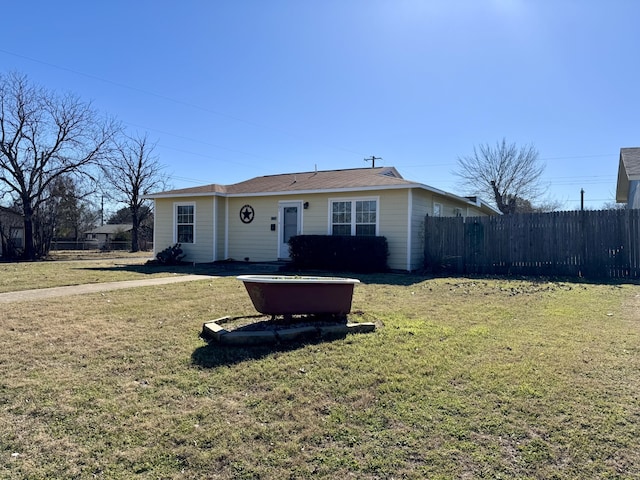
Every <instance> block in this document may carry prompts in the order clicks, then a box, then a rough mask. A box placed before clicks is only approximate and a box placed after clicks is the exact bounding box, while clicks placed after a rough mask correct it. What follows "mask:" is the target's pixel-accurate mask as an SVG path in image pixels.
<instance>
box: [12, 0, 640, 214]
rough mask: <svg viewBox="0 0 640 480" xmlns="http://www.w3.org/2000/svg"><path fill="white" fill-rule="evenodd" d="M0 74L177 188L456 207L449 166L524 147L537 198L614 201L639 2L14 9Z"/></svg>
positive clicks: (346, 1) (351, 1)
mask: <svg viewBox="0 0 640 480" xmlns="http://www.w3.org/2000/svg"><path fill="white" fill-rule="evenodd" d="M2 16H3V18H4V21H3V26H2V30H3V31H2V42H1V43H0V65H1V68H0V70H2V71H3V72H9V71H18V72H20V73H24V74H26V75H27V76H28V78H29V79H30V80H31V81H33V82H35V83H38V84H41V85H43V86H45V87H47V88H50V89H53V90H56V91H60V92H64V91H71V92H73V93H75V94H77V95H78V96H80V97H81V98H82V99H83V100H86V101H91V102H92V103H93V105H94V106H95V107H96V108H97V109H98V110H100V111H101V112H103V113H105V114H109V115H113V116H116V117H117V118H118V119H120V120H121V121H122V122H124V124H125V125H126V127H127V128H128V129H129V130H130V132H132V133H133V132H138V133H144V132H148V133H149V136H150V138H151V139H153V140H155V141H157V146H156V150H155V153H156V154H157V155H158V156H159V159H160V162H161V163H162V164H164V165H166V170H167V172H168V173H169V174H170V175H171V176H172V182H173V186H174V187H176V188H182V187H190V186H196V185H199V184H205V183H221V184H230V183H235V182H239V181H242V180H245V179H247V178H250V177H253V176H258V175H269V174H277V173H287V172H301V171H310V170H313V169H315V168H316V167H317V168H318V169H322V170H327V169H337V168H359V167H364V166H367V165H369V164H367V163H365V162H364V158H365V157H370V156H371V155H375V156H376V157H382V159H383V160H381V161H378V162H377V164H378V165H388V166H395V167H396V168H398V170H399V171H400V172H401V173H402V175H403V176H404V177H405V178H407V179H410V180H415V181H417V182H421V183H425V184H427V185H431V186H433V187H436V188H440V189H443V190H447V191H451V192H454V193H458V194H464V193H467V192H464V191H462V190H461V189H460V188H459V186H458V185H457V179H456V177H455V176H454V175H452V171H453V170H454V169H455V166H456V158H457V157H459V156H463V155H467V154H469V153H471V152H472V149H473V147H474V145H478V144H480V143H495V142H496V141H498V140H501V139H502V138H503V137H505V138H506V139H507V141H510V142H516V143H517V144H518V145H524V144H533V145H534V146H535V147H536V148H537V149H538V151H539V153H540V158H541V160H542V161H543V162H544V163H545V164H546V170H545V177H544V180H545V182H546V183H547V184H548V192H547V195H548V197H550V198H552V199H555V200H557V201H560V202H562V204H563V205H564V206H565V208H567V209H574V208H577V207H579V204H580V189H581V188H584V190H585V200H586V203H585V204H586V206H587V207H589V208H599V207H601V206H602V204H603V203H605V202H608V201H613V200H614V197H615V186H616V185H615V184H616V174H617V168H618V158H619V150H620V148H621V147H632V146H640V115H638V111H640V108H638V107H639V106H640V88H639V86H638V85H639V83H638V79H639V78H640V75H639V73H640V72H639V71H638V70H639V68H640V64H639V63H638V55H639V50H640V48H639V47H640V29H638V28H637V19H638V18H640V2H637V1H635V0H610V1H607V2H604V1H602V0H528V1H525V0H442V1H439V0H432V1H428V0H421V1H419V0H406V1H403V0H388V1H379V0H337V1H334V0H322V1H312V0H310V1H303V0H299V1H294V0H287V1H284V0H270V1H266V0H260V1H257V0H256V1H254V0H234V1H232V0H228V1H214V0H200V1H196V0H183V1H181V2H175V1H172V2H169V1H166V0H135V1H134V0H127V1H124V0H108V1H107V0H102V1H100V0H92V1H86V0H83V1H80V0H67V1H58V2H51V1H49V0H46V1H45V0H23V1H21V2H6V4H4V5H3V11H2Z"/></svg>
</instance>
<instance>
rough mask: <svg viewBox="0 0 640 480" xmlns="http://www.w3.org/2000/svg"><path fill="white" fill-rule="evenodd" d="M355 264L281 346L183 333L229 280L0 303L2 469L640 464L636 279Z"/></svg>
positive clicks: (77, 471) (561, 469) (366, 473)
mask: <svg viewBox="0 0 640 480" xmlns="http://www.w3.org/2000/svg"><path fill="white" fill-rule="evenodd" d="M33 265H34V266H35V265H36V264H33ZM360 278H361V280H362V281H363V283H362V284H361V285H358V286H357V287H356V292H355V296H354V305H353V308H354V310H359V311H363V312H365V313H366V315H367V317H369V318H375V319H376V320H377V321H378V322H379V325H380V326H379V328H378V330H377V331H376V332H375V333H372V334H362V335H351V336H348V337H346V338H343V339H338V340H334V341H326V342H315V343H307V344H296V345H289V346H283V347H279V348H274V347H254V348H230V347H220V346H216V345H211V346H208V345H206V344H205V343H204V342H203V341H202V340H201V339H200V338H198V334H199V332H200V329H201V327H202V323H203V322H205V321H207V320H211V319H213V318H216V317H219V316H222V315H245V314H252V313H255V312H254V310H253V308H252V306H251V303H250V301H249V299H248V296H247V294H246V292H245V290H244V287H243V286H242V284H240V282H238V281H237V280H235V279H233V278H221V279H216V280H213V281H198V282H192V283H188V284H177V285H171V286H162V287H154V288H139V289H135V290H120V291H115V292H107V293H103V294H96V295H86V296H80V297H71V298H73V301H72V302H70V301H69V298H61V299H54V300H49V301H46V302H40V303H38V304H29V303H25V304H8V305H5V307H4V308H5V309H4V310H3V311H2V312H1V313H0V326H1V328H2V332H3V335H2V339H1V340H0V344H1V345H2V348H0V371H1V372H2V375H1V376H0V439H1V441H0V478H21V479H22V478H33V479H40V478H65V479H66V478H94V477H95V478H109V479H119V478H122V479H125V478H131V477H132V476H135V477H136V478H145V479H146V478H154V479H155V478H176V479H191V478H193V479H196V478H197V479H201V478H212V479H215V478H219V479H232V478H246V479H287V478H310V477H312V476H313V477H314V478H327V479H329V478H331V479H333V478H360V479H376V478H384V479H390V478H396V479H401V478H410V479H421V478H435V479H448V478H451V479H458V478H469V479H471V478H505V479H514V478H521V479H525V478H531V479H549V478H556V479H575V478H619V479H623V478H628V479H632V478H638V477H640V440H639V438H640V427H639V425H640V393H639V392H640V316H639V315H638V308H639V307H640V287H639V286H637V285H596V284H581V283H567V282H549V281H540V282H537V281H529V280H505V279H497V280H494V279H465V278H448V279H444V278H438V279H429V278H422V277H416V276H406V275H379V276H360Z"/></svg>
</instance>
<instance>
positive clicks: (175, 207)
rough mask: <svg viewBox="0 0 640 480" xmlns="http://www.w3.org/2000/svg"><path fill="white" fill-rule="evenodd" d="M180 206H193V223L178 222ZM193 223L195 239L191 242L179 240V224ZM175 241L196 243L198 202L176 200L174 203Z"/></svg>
mask: <svg viewBox="0 0 640 480" xmlns="http://www.w3.org/2000/svg"><path fill="white" fill-rule="evenodd" d="M178 207H193V223H178ZM179 225H193V240H192V241H191V242H178V226H179ZM173 243H181V244H187V245H193V244H195V243H196V204H195V202H176V203H174V204H173Z"/></svg>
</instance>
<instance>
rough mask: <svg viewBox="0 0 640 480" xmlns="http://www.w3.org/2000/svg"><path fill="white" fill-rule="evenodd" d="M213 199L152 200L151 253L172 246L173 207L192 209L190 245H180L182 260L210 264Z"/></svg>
mask: <svg viewBox="0 0 640 480" xmlns="http://www.w3.org/2000/svg"><path fill="white" fill-rule="evenodd" d="M213 203H214V199H213V197H200V198H184V199H181V198H171V199H156V201H155V210H154V213H155V226H154V239H153V248H154V254H157V253H158V252H160V251H162V250H164V249H165V248H167V247H169V246H171V245H173V244H175V243H176V226H175V221H176V217H175V209H176V206H177V205H194V206H195V232H194V243H182V244H181V247H182V250H183V252H184V254H185V257H184V260H185V261H189V262H211V261H213V259H214V258H213V254H214V250H213V239H214V236H213Z"/></svg>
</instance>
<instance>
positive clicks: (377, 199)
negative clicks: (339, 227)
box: [327, 196, 380, 237]
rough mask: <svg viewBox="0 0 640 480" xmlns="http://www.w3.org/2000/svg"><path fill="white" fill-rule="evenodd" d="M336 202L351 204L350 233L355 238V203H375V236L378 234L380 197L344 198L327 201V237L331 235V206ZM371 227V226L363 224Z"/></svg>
mask: <svg viewBox="0 0 640 480" xmlns="http://www.w3.org/2000/svg"><path fill="white" fill-rule="evenodd" d="M338 202H350V203H351V233H350V235H351V236H352V237H354V236H356V202H375V204H376V223H375V234H374V235H375V236H378V235H379V234H380V197H378V196H375V197H345V198H330V199H329V215H328V229H327V230H328V235H333V204H334V203H338ZM363 225H371V224H363Z"/></svg>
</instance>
